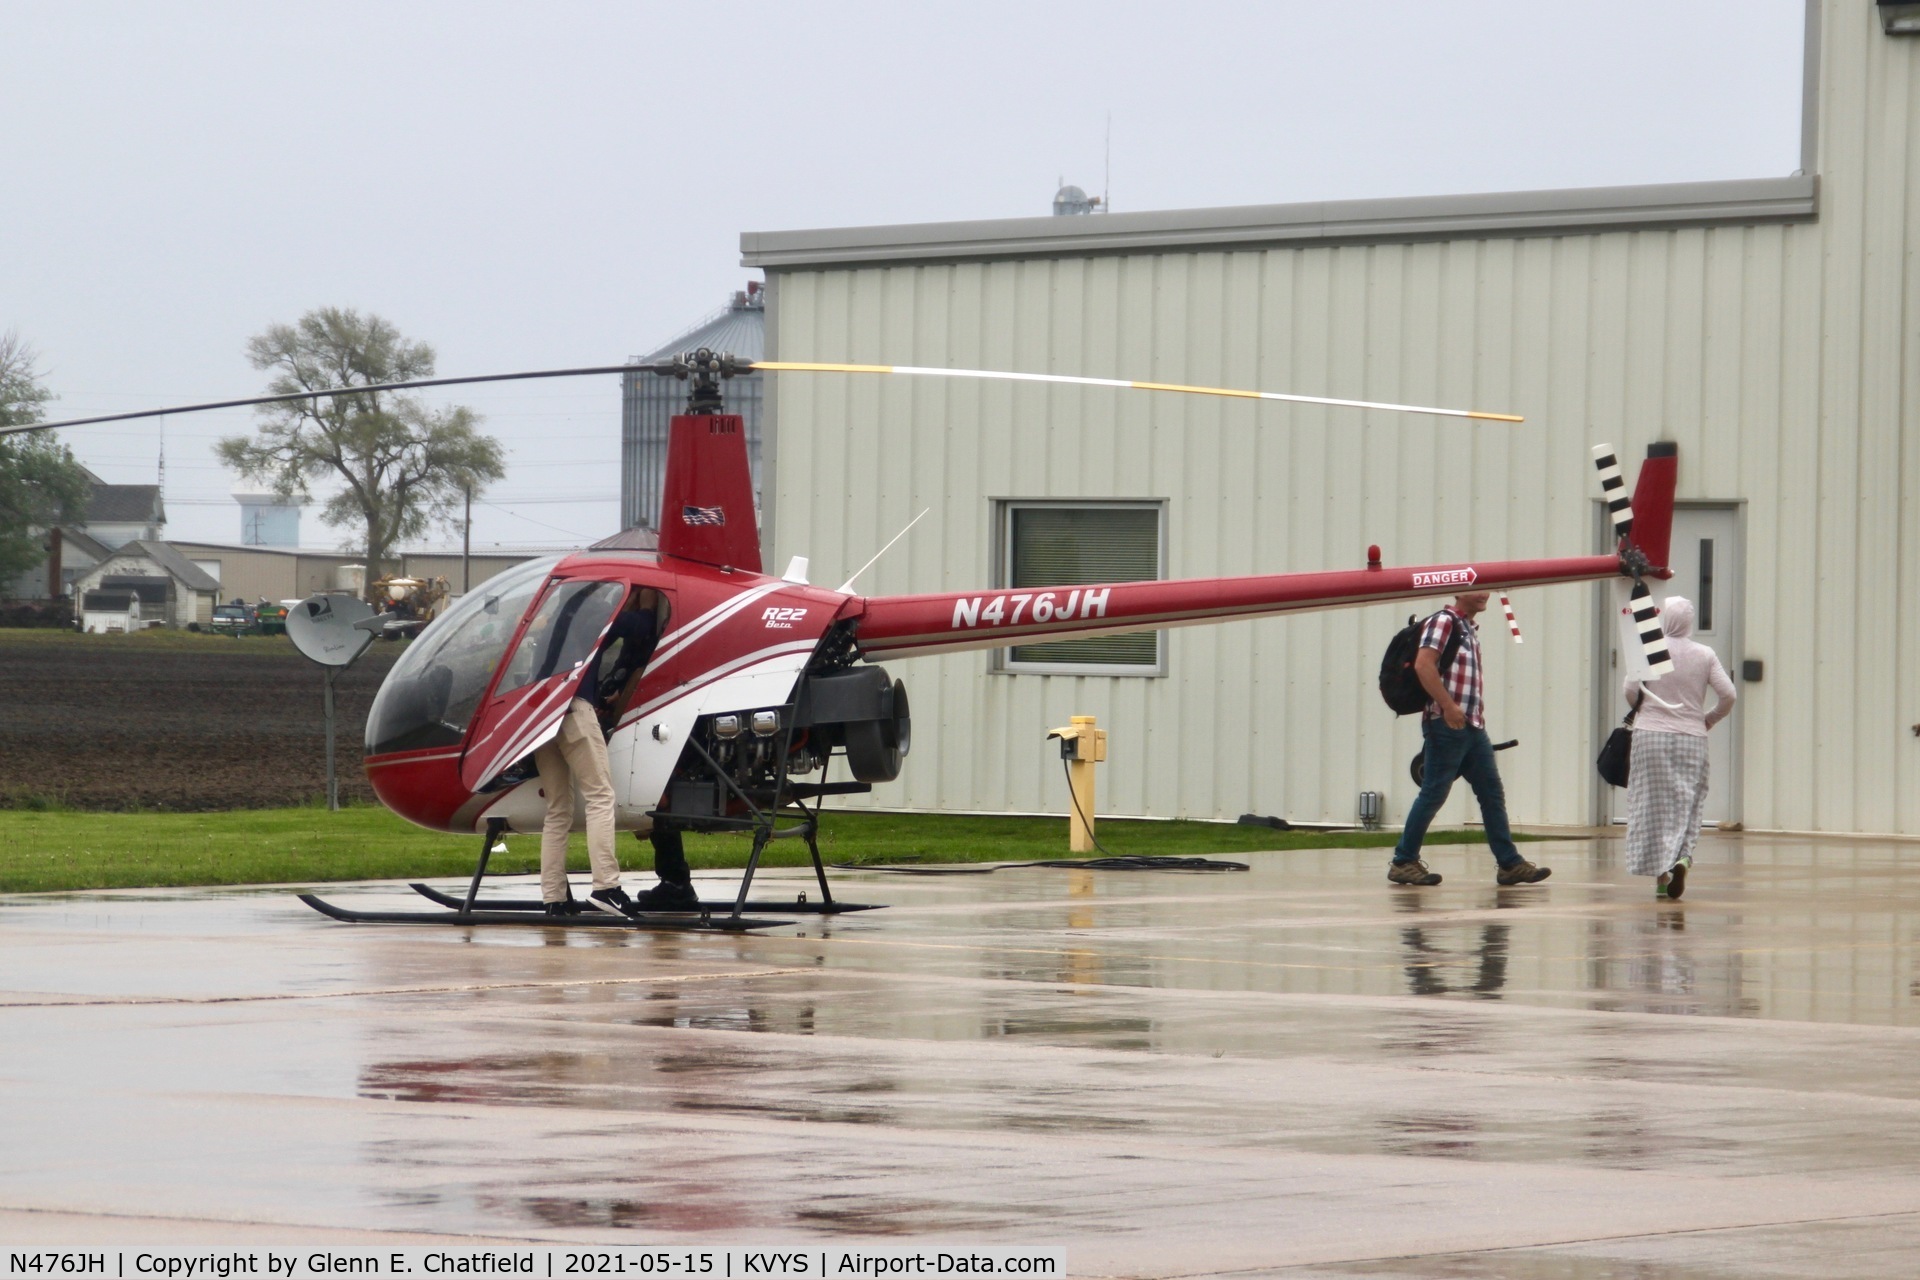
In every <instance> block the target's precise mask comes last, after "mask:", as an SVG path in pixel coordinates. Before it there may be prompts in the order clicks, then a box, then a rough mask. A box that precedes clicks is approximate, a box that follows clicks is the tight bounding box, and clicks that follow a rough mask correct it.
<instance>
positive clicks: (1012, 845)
mask: <svg viewBox="0 0 1920 1280" xmlns="http://www.w3.org/2000/svg"><path fill="white" fill-rule="evenodd" d="M1099 830H1100V839H1101V843H1103V844H1105V845H1106V846H1107V848H1108V850H1109V851H1110V852H1112V853H1113V854H1115V855H1144V856H1167V855H1206V854H1222V855H1229V856H1230V855H1234V854H1247V853H1258V852H1261V851H1264V850H1277V849H1322V848H1378V847H1381V846H1386V845H1391V844H1392V843H1393V842H1394V840H1395V838H1396V837H1395V834H1394V833H1393V832H1390V831H1385V832H1363V831H1336V832H1310V831H1275V830H1272V829H1271V828H1266V827H1242V826H1235V825H1228V824H1222V823H1213V822H1139V821H1127V820H1124V819H1102V820H1101V822H1100V828H1099ZM1519 838H1522V839H1524V838H1526V837H1519ZM1428 840H1429V843H1436V844H1442V843H1444V844H1458V843H1468V844H1477V843H1480V842H1481V836H1480V834H1479V833H1478V832H1477V831H1448V832H1434V833H1433V834H1432V835H1431V836H1429V837H1428ZM478 846H479V840H478V838H477V837H475V836H454V835H446V834H443V833H438V832H432V831H423V830H421V829H420V828H418V827H415V826H412V825H410V824H409V823H406V822H403V821H402V820H401V819H399V818H396V817H395V816H393V815H392V814H391V813H389V812H387V811H386V810H385V809H380V808H372V807H367V808H353V809H343V810H341V811H339V812H337V813H329V812H327V811H326V810H325V809H315V808H307V809H252V810H241V811H237V812H230V813H75V812H67V811H59V810H55V811H45V812H33V811H24V810H0V892H8V893H38V892H51V891H57V890H72V889H130V888H147V887H160V886H173V885H221V884H302V883H310V882H319V881H328V880H385V879H398V878H402V877H444V876H458V875H467V874H470V873H471V872H472V870H473V862H474V857H475V855H476V854H477V853H478ZM749 848H750V841H749V840H748V838H747V837H746V836H743V835H735V834H727V835H696V836H689V837H687V856H688V860H689V861H690V862H692V864H693V865H694V866H695V867H697V868H716V867H743V866H745V865H746V861H747V854H748V852H749ZM507 849H508V852H507V853H505V854H497V855H495V856H494V858H493V861H492V863H491V864H490V867H489V869H490V870H494V871H501V872H521V871H537V870H539V866H540V838H539V837H538V836H537V835H514V836H509V837H508V838H507ZM820 851H821V853H822V855H823V856H824V857H825V858H826V859H827V861H829V862H856V863H875V864H886V863H948V862H1001V861H1016V862H1017V861H1026V860H1029V859H1034V858H1063V857H1066V856H1068V855H1067V824H1066V820H1065V819H1064V818H999V817H956V816H951V815H946V814H924V813H914V814H892V813H864V812H845V813H828V814H827V815H826V817H825V818H824V819H823V821H822V823H821V838H820ZM617 852H618V854H619V857H620V862H621V865H622V866H623V867H624V868H626V869H627V870H628V871H630V872H634V873H636V875H637V876H638V877H639V878H640V879H641V880H644V879H645V873H646V872H647V871H648V870H649V869H650V868H651V867H652V865H653V863H652V858H653V851H652V848H651V846H650V845H648V844H647V843H646V842H645V841H636V840H634V838H633V837H632V836H630V835H623V836H621V838H620V842H619V845H618V847H617ZM806 861H807V851H806V846H805V844H804V843H803V842H801V841H799V840H782V841H778V842H776V843H775V844H773V845H771V846H769V847H768V850H767V853H766V855H765V857H764V858H763V859H762V865H764V866H774V867H787V866H800V865H804V864H805V863H806ZM569 864H570V865H571V866H572V867H573V869H575V870H585V869H586V865H587V860H586V844H585V841H584V839H583V838H582V837H580V836H577V835H576V836H575V837H574V838H573V849H572V856H571V858H570V859H569Z"/></svg>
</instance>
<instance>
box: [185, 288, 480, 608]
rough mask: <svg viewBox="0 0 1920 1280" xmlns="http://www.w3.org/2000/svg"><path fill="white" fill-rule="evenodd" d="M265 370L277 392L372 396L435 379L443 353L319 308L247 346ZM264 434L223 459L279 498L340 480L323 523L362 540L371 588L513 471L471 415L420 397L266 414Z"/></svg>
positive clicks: (343, 400)
mask: <svg viewBox="0 0 1920 1280" xmlns="http://www.w3.org/2000/svg"><path fill="white" fill-rule="evenodd" d="M247 357H248V359H250V360H252V361H253V367H254V368H256V369H271V370H274V377H273V380H272V381H271V382H269V383H268V384H267V390H268V391H269V392H270V393H272V394H276V395H284V394H289V393H292V392H296V391H318V390H321V389H322V388H327V387H356V386H357V387H369V386H378V385H380V384H382V383H388V382H411V381H413V380H415V379H419V378H430V377H432V376H433V348H432V347H430V346H428V345H427V344H426V343H424V342H414V341H411V340H409V339H407V338H406V337H404V336H402V335H401V333H400V331H399V330H397V329H395V328H394V327H393V326H392V325H391V324H389V323H387V322H386V321H385V320H382V319H381V318H380V317H379V316H373V315H368V316H362V315H361V314H360V313H359V312H357V311H352V310H343V309H341V308H338V307H321V308H319V309H318V310H315V311H309V312H308V313H307V314H306V315H304V316H301V317H300V319H299V321H298V322H296V323H294V324H291V325H286V324H276V325H273V326H272V327H270V328H269V329H267V331H266V332H265V333H262V334H259V335H258V336H256V337H254V338H252V339H250V340H249V341H248V343H247ZM258 413H259V414H260V416H261V418H262V419H263V421H262V423H261V425H260V428H259V431H258V433H257V434H256V435H254V436H251V437H249V436H229V437H227V438H226V439H224V440H222V441H220V443H219V445H218V446H217V448H218V450H219V453H220V457H221V460H222V461H224V462H225V463H226V464H227V465H228V466H230V467H232V468H233V469H234V470H235V471H238V472H239V473H240V474H241V475H242V476H245V477H246V478H247V479H249V480H253V481H256V482H264V483H269V484H271V485H272V486H273V488H274V489H275V491H276V492H278V493H281V494H284V495H287V496H293V495H299V496H302V497H304V496H306V495H307V493H308V486H309V482H311V481H315V480H322V479H336V480H338V481H339V483H340V486H341V487H340V489H339V491H338V492H336V493H335V494H334V495H333V496H332V497H330V498H328V499H327V501H326V504H325V506H324V507H323V508H322V518H323V519H324V520H325V521H326V522H327V523H328V524H330V525H334V526H355V527H357V528H359V529H361V530H363V531H364V537H363V539H362V542H361V545H360V547H359V550H358V554H361V555H364V556H365V558H366V564H367V576H368V578H369V579H372V578H375V577H378V576H380V574H381V573H382V572H383V570H382V568H381V566H382V564H383V563H384V562H385V561H386V559H387V556H388V553H389V552H390V551H391V550H392V549H393V547H394V545H395V544H396V543H398V542H400V541H401V540H402V539H405V538H413V537H418V536H419V535H420V534H422V533H424V532H426V530H427V528H428V527H429V526H431V525H433V524H436V523H439V522H441V521H444V520H446V519H448V518H449V517H451V515H452V514H453V510H454V506H455V504H456V503H457V502H458V501H459V499H460V498H461V496H462V495H463V494H464V493H465V492H466V491H467V490H468V489H469V488H471V489H472V490H473V491H474V492H475V493H478V492H480V491H481V490H482V489H483V488H484V487H485V486H486V485H487V484H489V483H491V482H492V481H495V480H498V479H500V477H501V476H503V475H504V474H506V472H505V468H504V466H503V463H502V454H501V449H500V443H499V441H497V440H495V439H493V438H492V437H490V436H484V435H481V434H480V433H479V432H478V431H476V430H475V427H476V426H477V425H478V424H479V422H480V417H479V415H477V414H476V413H474V412H473V410H471V409H467V408H463V407H456V408H451V409H429V408H428V407H427V406H425V405H424V404H422V403H421V402H420V401H419V400H418V399H417V398H416V397H413V396H409V395H403V394H401V393H398V392H393V391H363V392H357V393H354V394H348V395H337V396H320V397H316V398H314V399H311V400H291V401H288V402H286V403H284V404H276V405H262V406H261V407H260V408H259V410H258Z"/></svg>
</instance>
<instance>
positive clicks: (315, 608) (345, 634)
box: [287, 595, 373, 667]
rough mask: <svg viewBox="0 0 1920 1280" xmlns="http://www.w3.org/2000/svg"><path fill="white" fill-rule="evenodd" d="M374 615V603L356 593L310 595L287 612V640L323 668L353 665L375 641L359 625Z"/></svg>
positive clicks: (371, 633) (367, 631)
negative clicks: (362, 598) (369, 602)
mask: <svg viewBox="0 0 1920 1280" xmlns="http://www.w3.org/2000/svg"><path fill="white" fill-rule="evenodd" d="M371 617H373V606H372V605H370V604H368V603H367V602H366V601H364V600H361V599H359V598H358V597H355V596H328V595H318V596H308V597H307V598H306V599H305V600H302V601H301V602H300V603H299V604H297V605H295V606H293V608H292V609H290V610H288V611H287V639H289V640H291V641H293V647H294V648H296V649H298V650H299V651H300V652H301V653H304V654H305V655H306V656H307V657H309V658H312V659H313V660H314V661H315V662H317V663H319V664H320V665H321V666H323V667H345V666H351V665H352V663H353V660H354V659H355V658H358V657H359V656H360V655H361V654H363V653H365V652H366V651H367V646H368V645H370V644H372V643H373V632H372V631H369V630H365V629H363V628H360V627H358V626H356V625H355V624H356V623H361V622H365V621H366V620H367V619H369V618H371Z"/></svg>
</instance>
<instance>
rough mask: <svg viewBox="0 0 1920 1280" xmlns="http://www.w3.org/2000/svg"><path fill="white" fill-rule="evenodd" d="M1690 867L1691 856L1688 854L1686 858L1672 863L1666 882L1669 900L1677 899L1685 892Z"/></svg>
mask: <svg viewBox="0 0 1920 1280" xmlns="http://www.w3.org/2000/svg"><path fill="white" fill-rule="evenodd" d="M1692 867H1693V855H1692V854H1688V855H1687V856H1686V857H1684V858H1682V859H1680V861H1678V862H1676V863H1674V864H1673V869H1672V870H1670V871H1669V872H1667V875H1668V876H1669V877H1670V878H1669V879H1668V881H1667V896H1668V897H1669V898H1677V897H1679V896H1680V895H1681V894H1683V893H1685V892H1686V890H1687V872H1688V871H1689V870H1691V869H1692Z"/></svg>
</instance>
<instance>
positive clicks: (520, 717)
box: [460, 580, 627, 791]
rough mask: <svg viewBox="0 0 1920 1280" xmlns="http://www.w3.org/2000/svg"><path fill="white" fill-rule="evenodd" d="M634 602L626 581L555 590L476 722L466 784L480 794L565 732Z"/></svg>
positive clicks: (463, 774) (465, 762)
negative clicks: (592, 663) (590, 665)
mask: <svg viewBox="0 0 1920 1280" xmlns="http://www.w3.org/2000/svg"><path fill="white" fill-rule="evenodd" d="M626 596H627V584H626V583H624V582H583V581H577V580H575V581H560V582H553V583H550V584H548V586H547V590H546V594H544V595H543V596H541V598H540V603H539V604H538V605H536V606H535V607H534V610H533V614H532V616H531V617H530V618H529V619H528V620H527V624H526V626H525V628H524V629H523V630H522V631H521V633H520V638H519V640H518V641H517V642H516V643H515V644H514V646H513V650H512V652H511V653H509V654H508V655H507V660H506V662H504V663H503V664H501V667H500V670H499V672H498V673H497V674H496V675H495V676H494V683H493V688H492V689H490V690H489V691H488V693H487V696H486V698H485V700H484V701H483V702H482V703H481V706H480V712H479V714H478V715H477V716H475V717H474V724H473V731H472V733H471V734H469V735H468V738H467V747H466V754H465V755H464V756H463V757H462V758H461V761H460V781H461V783H462V785H464V786H465V787H466V788H467V789H468V790H470V791H478V790H479V789H480V788H482V787H484V786H486V784H487V783H489V782H491V781H493V779H494V778H495V777H496V776H497V775H498V774H499V773H500V772H501V771H502V770H503V769H506V768H507V767H509V766H510V765H512V764H513V763H514V762H515V761H516V760H519V759H520V758H521V757H523V756H525V755H526V754H527V753H528V752H530V751H533V750H535V749H536V748H538V747H541V746H543V745H545V744H546V743H547V742H548V741H549V740H551V739H552V738H553V736H554V734H556V733H558V732H559V730H560V721H561V719H562V718H563V717H565V715H566V714H567V705H568V704H569V703H570V702H572V701H573V698H574V695H575V693H576V692H577V691H578V688H579V684H580V679H581V668H583V667H585V666H586V664H587V660H588V659H590V658H592V657H593V654H594V651H595V650H597V649H598V648H599V647H600V644H601V642H602V641H603V640H604V639H605V638H606V634H607V628H608V627H610V626H611V625H612V624H613V616H614V614H616V613H618V612H619V611H620V606H621V604H622V602H623V601H624V600H625V599H626Z"/></svg>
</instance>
